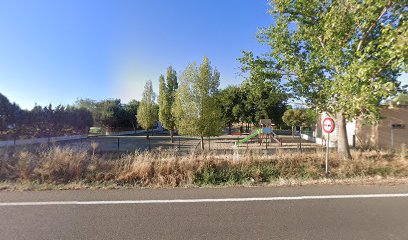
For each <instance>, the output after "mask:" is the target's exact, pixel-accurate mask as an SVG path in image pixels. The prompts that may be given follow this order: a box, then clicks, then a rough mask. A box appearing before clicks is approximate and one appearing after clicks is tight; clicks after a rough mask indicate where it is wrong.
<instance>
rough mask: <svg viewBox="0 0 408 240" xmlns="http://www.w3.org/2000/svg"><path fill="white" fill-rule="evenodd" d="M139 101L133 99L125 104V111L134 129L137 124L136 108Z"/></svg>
mask: <svg viewBox="0 0 408 240" xmlns="http://www.w3.org/2000/svg"><path fill="white" fill-rule="evenodd" d="M139 105H140V102H139V101H137V100H135V99H133V100H131V101H130V102H129V103H128V104H126V105H125V109H126V112H127V113H128V115H129V121H130V124H131V126H132V128H133V129H135V130H136V126H137V119H136V115H137V109H138V108H139Z"/></svg>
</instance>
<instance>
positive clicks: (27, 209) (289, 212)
mask: <svg viewBox="0 0 408 240" xmlns="http://www.w3.org/2000/svg"><path fill="white" fill-rule="evenodd" d="M406 193H408V186H407V185H397V186H329V185H326V186H305V187H256V188H217V189H209V188H206V189H164V190H151V189H145V190H101V191H88V190H85V191H82V190H81V191H46V192H0V239H407V238H408V197H407V196H408V195H407V194H406ZM372 194H405V195H400V196H395V195H381V196H378V195H372ZM316 196H317V199H316ZM319 196H325V198H321V197H320V198H319ZM327 196H329V197H327ZM175 199H177V200H178V202H177V201H169V202H166V201H157V200H175ZM101 201H103V202H101ZM126 201H127V202H126ZM18 204H20V205H18ZM39 204H43V205H39Z"/></svg>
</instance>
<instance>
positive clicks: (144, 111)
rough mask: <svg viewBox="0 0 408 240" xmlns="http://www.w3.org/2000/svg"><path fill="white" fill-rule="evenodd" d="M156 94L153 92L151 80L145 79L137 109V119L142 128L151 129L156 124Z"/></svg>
mask: <svg viewBox="0 0 408 240" xmlns="http://www.w3.org/2000/svg"><path fill="white" fill-rule="evenodd" d="M155 98H156V96H155V94H154V92H153V86H152V82H151V81H147V82H146V85H145V88H144V91H143V96H142V100H141V101H140V105H139V108H138V109H137V120H138V122H139V124H140V126H141V127H142V128H143V129H146V130H148V129H152V128H153V127H154V126H155V125H156V124H157V119H158V116H157V115H158V112H157V110H158V109H157V106H156V104H155V103H154V100H155Z"/></svg>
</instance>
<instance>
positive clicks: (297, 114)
mask: <svg viewBox="0 0 408 240" xmlns="http://www.w3.org/2000/svg"><path fill="white" fill-rule="evenodd" d="M282 120H283V121H284V122H285V124H287V125H288V126H291V127H292V137H293V136H294V133H295V127H297V126H299V127H310V126H312V125H313V124H316V120H317V116H316V114H315V112H314V111H313V110H312V109H289V110H287V111H286V112H285V113H284V114H283V117H282Z"/></svg>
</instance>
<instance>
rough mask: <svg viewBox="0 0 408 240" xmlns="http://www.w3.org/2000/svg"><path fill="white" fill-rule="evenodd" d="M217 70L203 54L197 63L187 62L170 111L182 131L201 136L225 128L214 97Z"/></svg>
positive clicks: (218, 81) (218, 78)
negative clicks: (198, 63) (200, 60)
mask: <svg viewBox="0 0 408 240" xmlns="http://www.w3.org/2000/svg"><path fill="white" fill-rule="evenodd" d="M219 83H220V73H219V72H218V70H217V69H216V68H215V69H213V68H212V67H211V64H210V61H209V59H208V58H207V57H204V59H203V62H202V63H201V64H200V66H198V67H197V65H196V63H192V64H189V65H188V66H187V68H186V69H185V70H184V71H183V73H182V75H181V78H180V85H179V88H178V90H177V93H176V99H175V104H174V107H173V114H174V116H175V117H176V125H177V129H178V130H179V132H180V133H181V134H186V135H192V136H200V137H201V147H202V149H204V142H203V137H210V136H218V135H220V134H221V132H222V129H223V128H224V122H223V120H222V115H221V109H220V105H219V103H218V101H217V98H216V96H217V93H218V91H219V90H218V87H219Z"/></svg>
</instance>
